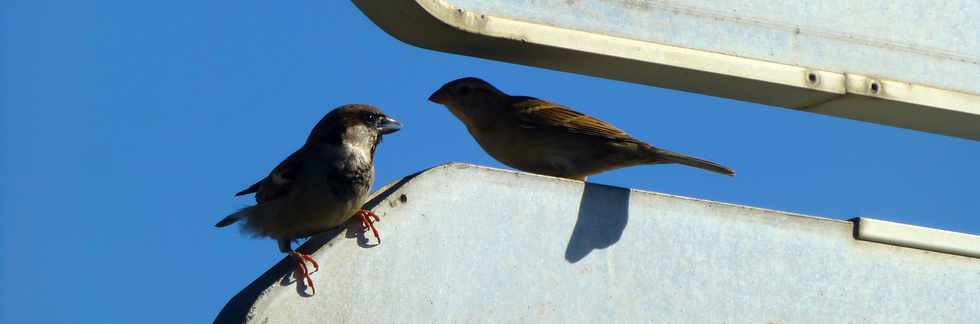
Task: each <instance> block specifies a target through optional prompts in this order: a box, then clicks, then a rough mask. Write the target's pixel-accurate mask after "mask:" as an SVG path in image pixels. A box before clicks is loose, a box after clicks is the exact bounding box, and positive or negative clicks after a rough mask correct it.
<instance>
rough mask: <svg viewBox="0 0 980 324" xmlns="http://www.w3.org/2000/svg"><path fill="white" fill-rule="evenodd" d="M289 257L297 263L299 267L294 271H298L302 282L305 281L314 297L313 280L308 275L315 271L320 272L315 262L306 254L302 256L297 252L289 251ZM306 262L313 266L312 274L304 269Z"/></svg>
mask: <svg viewBox="0 0 980 324" xmlns="http://www.w3.org/2000/svg"><path fill="white" fill-rule="evenodd" d="M289 256H291V257H293V258H295V259H296V262H298V263H299V266H298V267H296V271H299V273H300V276H301V277H303V280H305V281H306V285H307V286H310V290H312V291H313V293H312V294H313V295H316V287H314V286H313V278H311V277H310V274H312V273H313V272H317V270H320V265H319V264H317V263H316V261H315V260H313V257H311V256H309V255H308V254H302V253H299V252H295V251H290V252H289ZM306 261H309V262H310V263H312V264H313V272H310V271H309V269H308V268H307V267H306Z"/></svg>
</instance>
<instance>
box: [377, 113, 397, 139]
mask: <svg viewBox="0 0 980 324" xmlns="http://www.w3.org/2000/svg"><path fill="white" fill-rule="evenodd" d="M399 129H402V123H399V122H398V121H397V120H395V119H394V118H391V117H388V116H385V117H384V118H382V119H381V124H379V125H378V132H380V133H381V134H382V135H384V134H391V133H394V132H397V131H398V130H399Z"/></svg>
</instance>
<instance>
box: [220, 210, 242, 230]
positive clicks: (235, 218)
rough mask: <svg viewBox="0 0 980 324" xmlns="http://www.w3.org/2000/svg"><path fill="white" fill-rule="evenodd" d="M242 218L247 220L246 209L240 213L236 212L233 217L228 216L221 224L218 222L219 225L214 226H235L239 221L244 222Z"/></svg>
mask: <svg viewBox="0 0 980 324" xmlns="http://www.w3.org/2000/svg"><path fill="white" fill-rule="evenodd" d="M242 218H245V209H242V210H239V211H238V212H236V213H234V214H231V215H228V216H226V217H225V218H224V219H222V220H221V221H220V222H218V223H217V224H214V227H225V226H228V225H231V224H234V223H235V222H237V221H240V220H242Z"/></svg>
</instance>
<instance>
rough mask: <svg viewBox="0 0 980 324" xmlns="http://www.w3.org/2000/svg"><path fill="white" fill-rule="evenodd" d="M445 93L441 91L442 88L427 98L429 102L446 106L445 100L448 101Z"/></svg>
mask: <svg viewBox="0 0 980 324" xmlns="http://www.w3.org/2000/svg"><path fill="white" fill-rule="evenodd" d="M446 92H447V91H443V89H442V88H439V90H436V92H433V93H432V95H431V96H429V101H431V102H434V103H437V104H446V99H449V96H447V95H446Z"/></svg>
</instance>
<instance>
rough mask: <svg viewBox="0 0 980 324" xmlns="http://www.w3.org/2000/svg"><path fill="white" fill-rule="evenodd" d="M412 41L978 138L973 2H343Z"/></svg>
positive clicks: (979, 53) (977, 33) (976, 9)
mask: <svg viewBox="0 0 980 324" xmlns="http://www.w3.org/2000/svg"><path fill="white" fill-rule="evenodd" d="M353 2H354V4H356V5H357V6H358V7H359V8H360V9H361V11H362V12H363V13H364V14H365V15H367V16H368V17H369V18H370V19H371V20H372V21H373V22H374V23H376V24H377V25H378V26H380V27H381V28H382V29H384V30H385V31H386V32H388V33H389V34H391V35H393V36H394V37H396V38H398V39H400V40H402V41H404V42H406V43H409V44H412V45H415V46H419V47H424V48H429V49H433V50H438V51H445V52H452V53H458V54H463V55H471V56H478V57H484V58H490V59H495V60H501V61H506V62H513V63H518V64H525V65H531V66H539V67H543V68H548V69H555V70H562V71H568V72H574V73H581V74H586V75H592V76H598V77H604V78H610V79H616V80H623V81H629V82H635V83H641V84H648V85H654V86H659V87H666V88H672V89H679V90H684V91H691V92H697V93H703V94H708V95H713V96H719V97H725V98H733V99H738V100H744V101H751V102H757V103H762V104H767V105H773V106H779V107H786V108H791V109H798V110H804V111H808V112H814V113H819V114H826V115H833V116H839V117H845V118H851V119H857V120H863V121H869V122H873V123H878V124H885V125H892V126H898V127H904V128H909V129H916V130H922V131H927V132H933V133H939V134H945V135H951V136H958V137H963V138H970V139H974V140H980V83H978V82H977V81H980V79H978V78H977V76H980V46H977V45H978V44H980V23H978V22H977V21H978V20H977V19H975V18H976V17H977V16H978V15H980V2H977V1H974V0H952V1H945V2H942V3H935V2H928V1H913V0H901V1H884V2H881V1H879V2H854V1H846V0H831V1H810V2H785V1H783V2H779V1H775V2H774V1H761V0H747V1H702V0H686V1H657V0H650V1H635V0H604V1H569V0H536V1H526V0H494V1H486V0H353Z"/></svg>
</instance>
